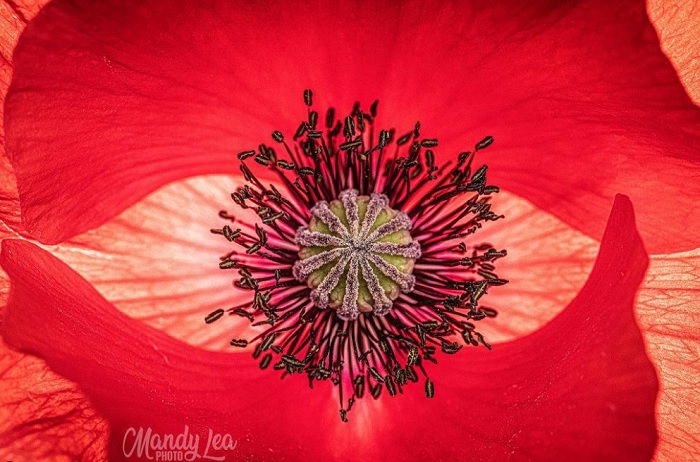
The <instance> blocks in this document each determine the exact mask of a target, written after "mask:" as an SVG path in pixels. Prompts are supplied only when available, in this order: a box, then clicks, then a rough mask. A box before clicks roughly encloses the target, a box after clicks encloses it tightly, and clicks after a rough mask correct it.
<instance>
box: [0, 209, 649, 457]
mask: <svg viewBox="0 0 700 462" xmlns="http://www.w3.org/2000/svg"><path fill="white" fill-rule="evenodd" d="M2 264H3V267H5V269H6V270H7V271H8V273H9V274H10V276H11V277H12V281H13V292H12V297H11V300H10V305H9V309H8V314H7V317H6V323H5V327H4V337H5V339H6V340H7V341H8V342H9V343H10V344H12V345H14V346H15V347H18V348H21V349H23V350H27V351H31V352H33V353H35V354H37V355H39V356H41V357H43V358H45V359H46V361H47V362H48V364H49V365H50V366H51V367H52V368H53V369H54V370H56V371H57V372H59V373H61V374H63V375H66V376H67V377H70V378H72V379H73V380H76V381H77V382H78V383H80V385H81V387H82V388H83V390H85V391H86V392H87V393H88V394H89V395H90V397H91V399H92V401H93V402H94V403H95V405H96V406H97V408H98V409H99V410H100V411H101V412H102V413H104V414H105V415H106V416H107V417H108V418H109V419H110V421H111V422H112V425H113V426H112V429H113V433H112V438H113V439H112V443H113V444H112V451H113V453H112V455H113V456H115V457H118V456H119V454H121V443H122V441H123V437H124V432H125V431H126V430H127V429H128V427H129V426H136V427H138V426H139V425H142V426H144V427H145V426H152V427H153V428H154V429H155V430H156V431H159V432H165V431H167V432H173V431H182V429H183V427H184V425H185V424H187V425H188V426H189V427H190V429H191V431H194V432H202V435H203V437H204V434H205V432H206V429H207V428H212V429H213V431H215V432H221V433H223V432H229V433H231V434H232V435H233V437H234V438H236V439H238V447H237V448H236V450H235V451H236V453H235V455H236V457H241V458H243V457H245V456H252V457H257V458H265V457H267V458H269V457H271V454H272V457H274V458H278V459H284V458H291V459H296V458H299V457H305V458H308V459H317V460H326V459H329V458H343V457H352V458H367V457H376V456H382V457H384V458H387V459H391V460H402V459H406V458H426V457H428V456H430V457H431V458H433V459H436V460H442V459H448V458H451V459H458V458H463V457H464V456H465V455H466V456H469V457H470V458H474V459H477V460H493V459H495V460H502V459H504V458H507V457H513V456H515V457H525V458H534V459H539V460H542V459H545V460H547V459H550V460H551V459H554V458H567V457H568V458H574V459H578V460H580V459H585V460H591V459H593V458H596V457H598V458H602V457H605V458H607V459H614V460H642V459H643V460H647V459H648V458H649V457H650V456H651V454H652V451H653V448H654V444H655V440H656V432H655V428H654V413H653V409H654V400H655V396H656V379H655V376H654V372H653V368H652V366H651V364H650V363H649V361H648V360H647V359H646V356H645V354H644V345H643V343H642V340H641V336H640V334H639V331H638V329H637V327H636V325H635V323H634V319H633V317H632V300H633V298H634V295H635V292H636V288H637V286H638V284H639V282H640V280H641V278H642V276H643V273H644V269H645V267H646V254H645V252H644V249H643V248H642V245H641V242H640V240H639V238H638V236H637V235H636V233H635V231H634V217H633V212H632V208H631V204H630V202H629V200H627V199H626V198H623V197H621V198H619V199H618V201H617V202H616V206H615V208H614V210H613V214H612V217H611V219H610V223H609V226H608V232H607V233H606V235H605V240H604V242H603V245H602V247H601V251H600V255H599V257H598V260H597V263H596V265H595V267H594V270H593V273H592V275H591V277H590V279H589V281H588V282H587V284H586V286H585V287H584V289H583V290H582V291H581V293H580V294H579V296H578V297H577V298H576V299H575V300H574V301H573V302H572V303H571V305H570V306H569V308H568V309H567V310H566V311H565V312H564V313H562V314H561V315H560V316H558V317H557V318H555V319H554V320H553V321H552V322H551V323H550V324H548V325H547V326H545V327H544V328H543V329H541V330H540V331H538V332H536V333H534V334H532V335H530V336H528V337H525V338H523V339H520V340H516V341H514V342H511V343H507V344H503V345H500V346H499V347H498V348H496V349H495V350H494V351H493V352H487V351H485V350H483V349H480V350H470V351H469V352H466V353H465V354H461V353H460V355H457V357H456V362H451V361H449V360H448V359H447V358H441V359H442V361H441V362H444V364H442V365H440V366H438V367H433V368H431V371H434V372H435V382H436V383H437V396H436V399H435V400H434V401H430V400H427V399H425V398H422V397H420V398H419V395H420V394H421V392H420V390H417V388H419V387H415V386H414V387H413V389H410V388H409V390H408V396H404V397H401V398H397V399H388V398H386V397H383V398H382V399H380V400H379V401H377V402H373V403H364V402H363V403H359V405H357V409H354V410H353V411H352V413H351V418H352V419H354V420H352V421H351V423H350V424H349V425H344V424H342V423H340V419H339V418H338V416H337V412H336V410H335V408H334V402H333V401H332V400H331V399H330V396H329V393H327V392H325V390H323V389H322V390H316V391H313V392H312V391H307V390H304V388H305V384H304V382H305V381H304V380H289V379H287V380H284V381H280V380H279V378H277V377H276V375H275V374H272V373H270V372H264V373H263V372H259V371H258V370H257V367H256V366H255V364H254V363H253V362H252V361H250V360H249V359H248V358H245V357H242V356H241V355H230V354H221V353H211V352H205V351H202V350H197V349H195V348H192V347H190V346H187V345H185V344H183V343H180V342H178V341H175V340H173V339H171V338H169V337H167V336H165V335H163V334H162V333H160V332H158V331H155V330H153V329H151V328H148V327H145V326H143V325H141V324H139V323H138V322H136V321H134V320H132V319H130V318H127V317H125V316H124V315H122V314H120V313H119V312H117V311H116V310H114V309H113V308H112V307H111V306H110V305H109V303H108V302H107V301H105V300H104V299H103V298H102V297H101V296H100V295H99V294H98V293H97V292H96V291H95V290H94V289H92V287H90V285H89V284H88V283H87V282H86V281H85V280H83V279H82V278H80V277H79V276H78V275H77V274H76V273H74V272H73V271H72V270H70V269H69V268H68V267H67V266H66V265H65V264H63V263H61V262H60V261H58V260H56V259H55V258H54V257H52V256H51V255H49V254H48V253H46V252H45V251H43V250H40V249H39V248H37V247H35V246H33V245H32V244H29V243H26V242H20V241H5V243H4V245H3V252H2ZM96 332H99V333H100V335H96V334H95V333H96Z"/></svg>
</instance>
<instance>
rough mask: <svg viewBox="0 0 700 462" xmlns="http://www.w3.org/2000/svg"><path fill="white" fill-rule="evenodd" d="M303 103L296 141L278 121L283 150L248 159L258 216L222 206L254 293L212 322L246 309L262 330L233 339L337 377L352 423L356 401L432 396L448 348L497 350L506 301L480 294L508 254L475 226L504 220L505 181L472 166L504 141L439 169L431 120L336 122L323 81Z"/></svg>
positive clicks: (366, 115)
mask: <svg viewBox="0 0 700 462" xmlns="http://www.w3.org/2000/svg"><path fill="white" fill-rule="evenodd" d="M304 103H305V104H306V106H307V117H306V119H305V120H303V121H302V122H301V123H300V124H299V127H298V129H297V130H296V132H295V134H294V136H293V137H292V139H291V140H289V141H288V140H287V139H286V138H285V136H284V135H283V134H282V132H280V131H274V132H273V133H272V140H273V141H274V143H275V145H276V147H277V149H275V148H273V147H272V146H268V145H266V144H260V145H259V146H258V148H257V149H251V150H247V151H242V152H240V153H239V154H238V156H237V157H238V159H239V161H240V169H241V172H242V173H243V177H244V179H245V180H246V182H247V184H246V185H245V186H242V187H240V188H238V190H236V191H235V192H234V193H232V194H231V198H232V200H233V202H234V203H235V205H236V206H237V207H238V208H239V209H250V210H252V211H254V212H256V214H257V216H258V220H256V222H255V223H249V222H247V221H246V220H243V219H241V220H239V219H237V218H235V214H231V213H229V212H228V211H221V212H220V214H219V216H220V217H221V218H222V219H224V220H226V221H227V223H226V224H225V225H224V226H223V227H221V228H217V229H212V230H211V231H212V233H214V234H220V235H222V236H223V238H225V239H226V240H227V241H229V242H230V243H231V245H232V246H233V249H232V250H231V252H230V253H228V254H227V255H225V256H223V257H222V258H221V259H220V261H219V267H220V268H221V269H222V270H224V271H235V272H237V274H238V278H237V279H236V281H235V286H236V287H237V288H238V289H240V290H243V291H247V292H249V293H250V296H249V298H248V300H247V301H246V302H245V303H241V304H239V305H236V306H232V307H229V308H228V309H225V310H224V309H223V308H222V309H218V310H216V311H214V312H212V313H210V314H209V315H208V316H206V318H205V321H206V322H207V323H212V322H217V321H218V320H219V319H220V318H222V317H223V315H224V314H225V313H228V315H230V316H237V317H241V318H245V319H247V320H248V321H249V322H250V323H251V324H252V326H255V327H257V329H251V332H253V331H255V332H254V333H252V334H251V335H250V337H249V338H234V339H232V340H231V345H232V346H233V347H236V348H251V349H252V350H253V353H252V355H253V358H255V359H256V360H259V361H260V368H261V369H268V368H269V369H272V370H274V371H278V373H281V374H282V375H283V376H287V375H297V374H299V375H301V374H303V375H306V377H307V380H308V381H309V386H310V387H313V386H314V384H315V383H316V382H326V381H328V382H331V383H332V384H333V385H335V386H336V387H337V390H338V399H339V402H340V418H341V419H342V420H343V421H347V419H348V412H349V411H350V410H351V408H352V406H353V404H354V403H355V402H356V401H357V400H359V399H361V398H364V397H368V396H371V397H372V398H374V399H378V398H380V396H381V395H382V394H387V395H389V396H395V395H397V394H399V393H402V392H403V389H404V387H405V386H407V385H408V384H409V383H411V382H419V381H422V382H423V387H424V389H425V394H426V396H427V397H428V398H433V397H434V396H435V394H436V390H435V385H434V384H433V382H432V381H431V380H430V379H429V378H428V369H429V367H428V364H427V363H428V362H432V363H437V356H438V350H440V352H441V353H443V354H446V355H452V354H456V353H458V352H459V351H460V350H461V349H462V348H463V347H464V346H473V347H476V346H479V345H482V346H484V347H486V348H489V349H490V348H491V347H490V345H489V344H488V343H487V342H486V340H485V339H484V337H483V335H482V334H481V333H479V332H478V331H477V329H476V322H477V321H480V320H482V319H484V318H487V317H495V316H496V311H495V310H494V309H492V308H488V307H484V306H482V305H480V302H481V299H482V297H483V296H484V295H485V294H486V293H487V292H488V290H489V288H490V287H493V286H499V285H503V284H505V283H507V282H508V281H507V280H505V279H502V278H500V277H499V276H498V275H497V274H496V273H495V262H496V260H498V259H499V258H501V257H504V256H505V255H506V251H505V250H497V249H496V248H495V247H493V246H492V245H491V244H487V243H482V242H478V241H476V237H475V236H472V235H473V234H474V233H476V232H477V231H478V230H479V229H480V228H481V227H482V226H483V225H484V223H486V222H488V221H494V220H498V219H501V218H503V216H502V215H498V214H496V213H495V212H493V211H492V210H491V197H492V195H493V194H495V193H497V192H498V187H497V186H493V185H489V184H488V183H487V167H486V166H485V165H483V166H480V167H478V168H475V166H474V165H473V164H474V159H475V155H476V153H477V152H478V151H481V150H482V149H485V148H487V147H489V146H490V145H491V144H492V142H493V138H492V137H486V138H484V139H482V140H481V141H479V142H478V143H477V144H476V145H475V147H474V149H473V151H466V152H462V153H459V154H458V155H457V156H456V159H455V160H454V161H452V162H448V163H446V164H445V165H442V166H440V165H438V164H437V163H436V161H435V154H434V149H436V148H437V147H438V144H439V143H438V140H437V138H426V137H423V136H422V135H421V127H420V123H416V125H415V127H413V128H412V129H411V130H408V131H407V132H406V133H404V134H401V135H397V132H396V130H394V129H389V130H385V129H383V130H377V129H376V128H375V118H376V116H377V108H378V101H375V102H374V103H373V104H372V105H371V106H370V107H369V110H368V112H365V110H364V109H362V107H361V106H360V104H359V103H356V104H355V106H354V107H353V109H352V111H351V113H350V114H349V115H348V116H347V117H345V118H344V119H343V120H337V119H336V111H335V109H334V108H329V109H328V110H327V111H326V113H325V117H324V122H323V126H321V125H322V122H320V120H319V114H318V112H317V111H315V110H314V109H313V94H312V92H311V91H310V90H306V91H304ZM278 151H279V154H278ZM438 392H439V390H438Z"/></svg>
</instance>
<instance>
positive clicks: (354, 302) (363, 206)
mask: <svg viewBox="0 0 700 462" xmlns="http://www.w3.org/2000/svg"><path fill="white" fill-rule="evenodd" d="M388 204H389V198H388V197H387V196H386V195H384V194H376V193H372V194H371V195H370V196H369V197H368V196H359V194H358V192H357V190H355V189H349V190H346V191H343V192H341V193H340V195H339V198H338V200H334V201H333V202H331V203H330V204H329V203H328V202H327V201H320V202H318V203H317V204H316V205H315V206H314V207H312V208H311V215H312V217H313V218H312V219H311V222H310V224H309V226H302V227H301V228H299V229H298V230H297V232H296V235H295V242H296V243H297V245H299V247H300V251H299V256H300V258H301V259H300V260H298V261H297V262H296V263H295V264H294V267H293V274H294V277H295V278H296V279H297V280H299V281H306V282H307V283H308V285H309V287H311V288H313V290H312V291H311V300H312V301H313V302H314V304H315V305H316V306H318V307H319V308H327V307H329V306H330V307H331V308H334V309H336V310H337V314H338V316H339V317H340V319H343V320H353V319H356V318H357V317H358V316H359V315H360V312H365V313H369V312H373V313H374V314H375V315H379V316H383V315H385V314H386V313H387V312H388V311H389V309H390V308H391V306H392V304H393V300H395V299H396V298H397V297H398V296H399V294H400V293H401V292H404V293H409V292H411V291H413V289H414V286H415V282H416V278H415V277H414V276H413V275H412V274H411V271H412V270H413V265H414V263H415V261H416V259H417V258H419V257H420V255H421V251H420V245H419V244H418V242H417V241H415V240H413V238H412V237H411V234H410V232H409V231H410V229H411V226H412V223H411V219H410V218H409V217H408V215H406V214H405V213H403V212H399V211H396V210H394V209H391V208H390V207H388Z"/></svg>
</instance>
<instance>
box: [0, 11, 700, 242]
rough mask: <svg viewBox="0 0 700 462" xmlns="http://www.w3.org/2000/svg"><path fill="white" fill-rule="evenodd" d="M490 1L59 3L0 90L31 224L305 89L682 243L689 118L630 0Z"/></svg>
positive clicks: (171, 167) (261, 124)
mask: <svg viewBox="0 0 700 462" xmlns="http://www.w3.org/2000/svg"><path fill="white" fill-rule="evenodd" d="M78 3H80V2H78ZM120 5H121V6H120ZM139 5H140V4H139ZM329 5H330V4H329ZM563 5H566V6H563ZM489 6H490V8H489V9H481V8H479V9H478V11H474V10H475V8H472V7H470V6H469V5H461V6H459V7H449V6H439V5H437V4H435V5H430V4H427V5H419V4H406V3H397V2H387V3H385V4H382V5H375V6H373V7H372V8H358V7H357V5H355V4H354V3H353V2H350V3H349V4H336V3H334V4H333V5H332V6H331V7H329V9H326V8H323V7H318V6H310V5H307V4H297V5H289V4H285V6H284V7H281V6H278V7H271V6H269V5H259V4H245V5H240V4H237V3H231V2H229V3H223V4H221V5H219V6H218V7H217V8H216V11H212V10H211V9H209V8H208V7H206V6H204V4H203V3H201V2H192V3H188V4H186V5H181V4H179V3H178V4H174V3H173V2H166V1H153V2H150V3H149V5H148V6H145V5H141V6H140V7H137V6H131V7H125V6H123V5H122V3H121V2H99V4H97V3H95V2H87V1H86V2H85V3H84V4H76V3H75V2H71V3H69V2H60V1H59V2H56V3H53V4H52V5H50V6H49V7H48V8H46V9H45V10H44V12H43V14H41V15H40V16H39V17H38V18H37V19H36V21H35V22H34V23H33V24H31V25H30V27H29V28H28V29H27V33H26V34H25V35H24V36H23V40H22V43H21V45H20V46H19V48H18V50H17V53H16V62H17V67H16V74H15V79H14V83H13V90H12V91H11V96H10V98H9V99H8V110H9V111H10V114H11V117H10V118H9V120H8V148H9V149H10V152H11V154H12V156H13V159H14V165H15V167H16V171H17V175H18V179H19V180H18V181H19V188H20V192H21V196H22V202H23V204H22V206H23V213H24V215H23V220H24V223H25V226H26V227H27V229H29V231H30V232H31V233H32V234H33V236H35V237H37V238H39V239H40V240H42V241H43V242H58V241H60V240H62V239H65V238H66V237H68V236H71V235H74V234H76V233H78V232H80V231H83V230H85V229H89V228H92V227H95V226H97V225H99V224H101V223H102V222H104V221H105V220H106V219H108V218H109V217H111V216H114V215H116V214H117V213H118V212H120V211H121V210H123V209H125V208H126V207H127V206H128V205H129V204H131V203H133V202H135V201H137V200H138V199H139V198H141V197H143V196H144V195H145V194H146V193H148V192H149V191H151V190H153V189H155V188H157V187H158V186H160V185H162V184H164V183H166V182H169V181H172V180H174V179H176V178H180V177H184V176H188V175H195V174H201V173H206V172H221V171H230V170H231V169H234V168H235V167H234V166H233V162H232V153H233V152H235V151H236V150H242V149H244V148H249V147H251V146H256V145H257V144H258V143H259V142H260V141H269V136H270V135H269V134H270V132H271V131H272V130H273V129H278V128H279V129H283V130H285V131H286V132H287V133H289V132H290V131H292V130H294V129H295V128H296V125H295V123H294V122H295V120H296V119H297V118H298V116H301V115H302V114H303V108H302V107H301V105H300V103H301V102H300V92H301V90H302V88H304V87H307V86H308V87H312V88H314V89H315V90H316V93H317V95H320V99H319V98H317V99H319V101H320V102H321V103H325V102H326V101H331V102H333V104H336V105H338V106H339V108H340V109H342V110H344V111H345V110H347V109H349V107H348V106H349V104H350V102H351V101H352V100H353V99H355V98H358V99H360V100H362V101H364V102H366V103H367V104H369V103H370V102H371V101H372V100H373V99H374V98H375V97H378V98H380V99H381V100H382V113H383V114H384V119H383V120H384V121H385V123H388V124H392V125H393V124H396V125H397V128H399V129H407V128H409V126H412V124H413V122H414V121H415V120H416V119H420V120H421V121H422V122H423V126H424V127H425V129H426V130H427V131H430V133H432V134H435V135H436V136H439V137H440V139H441V140H442V141H443V143H442V146H441V152H442V153H443V155H446V154H448V153H449V154H453V153H456V152H457V150H458V149H462V148H464V147H469V146H471V145H472V143H473V142H474V141H476V140H477V139H478V138H479V137H481V136H484V135H487V134H488V135H494V136H495V137H496V139H497V144H496V145H495V146H494V147H493V148H491V149H490V150H491V151H492V152H491V153H488V155H487V156H485V157H484V159H485V160H488V162H489V163H490V164H491V165H492V167H493V169H492V171H493V179H494V180H497V181H496V182H497V183H499V182H500V183H499V184H501V185H502V186H504V187H505V188H507V189H509V190H511V191H513V192H515V193H516V194H518V195H520V196H523V197H525V198H527V199H529V200H531V201H533V202H534V203H535V204H536V205H537V206H538V207H541V208H543V209H545V210H549V211H551V212H552V213H554V214H555V215H556V216H558V217H560V218H561V219H563V220H564V221H566V222H567V223H572V224H573V225H575V226H576V227H577V228H579V229H581V230H583V231H585V232H586V233H587V234H589V235H592V236H595V237H598V236H600V232H601V231H602V228H603V223H604V220H605V216H606V214H607V205H608V204H609V202H610V201H611V200H612V197H613V195H614V194H615V193H616V192H618V191H621V192H625V193H627V194H629V195H630V196H631V197H632V199H633V200H634V201H635V203H636V204H638V208H639V211H640V213H639V215H640V220H639V221H640V228H641V230H642V232H643V233H644V237H645V242H646V243H647V245H648V246H649V247H650V248H651V250H653V251H659V250H660V249H665V250H669V249H684V248H689V247H692V246H694V245H695V244H696V243H697V242H698V240H700V239H699V238H700V236H698V234H697V233H698V231H697V230H698V229H700V226H693V224H695V223H696V222H695V221H694V220H697V219H698V218H697V217H699V216H700V211H699V210H698V204H697V201H696V200H695V197H697V195H698V193H700V190H698V185H697V181H695V180H694V178H695V175H697V168H698V165H697V159H696V156H695V154H696V152H695V150H694V148H693V146H697V145H698V144H700V139H699V138H700V136H699V134H698V128H697V127H699V126H700V115H699V114H698V111H697V109H696V108H695V106H694V105H692V104H691V103H690V101H689V100H688V98H687V95H686V94H685V93H684V91H683V88H682V86H681V85H680V84H679V82H678V79H677V77H676V74H675V72H674V71H673V69H672V67H671V66H670V64H669V63H668V62H667V60H666V58H665V57H664V56H663V54H662V53H661V51H660V50H659V47H658V43H657V40H656V36H655V34H654V30H653V28H652V27H651V25H650V23H649V22H648V19H647V17H646V12H645V10H644V4H643V2H633V1H631V0H629V1H625V2H615V3H614V4H611V3H609V2H596V1H588V2H581V3H579V4H576V5H570V4H557V6H552V5H551V2H536V3H534V4H533V3H532V2H529V3H528V4H527V6H522V4H520V3H519V4H518V6H514V5H513V4H511V3H508V2H507V3H500V2H497V3H493V2H492V3H490V4H489ZM271 9H272V10H278V11H276V12H275V11H271ZM338 11H351V12H352V16H351V17H348V16H347V15H339V14H337V12H338ZM310 24H313V27H312V26H310ZM213 31H215V33H214V32H213ZM338 50H342V53H341V54H339V51H338ZM67 56H70V59H66V57H67ZM57 82H60V85H57ZM409 124H410V125H409Z"/></svg>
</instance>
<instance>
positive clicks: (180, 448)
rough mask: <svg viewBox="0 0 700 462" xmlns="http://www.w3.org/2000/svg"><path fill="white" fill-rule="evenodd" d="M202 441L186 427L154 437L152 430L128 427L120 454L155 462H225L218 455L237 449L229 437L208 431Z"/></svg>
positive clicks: (234, 441)
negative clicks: (177, 431)
mask: <svg viewBox="0 0 700 462" xmlns="http://www.w3.org/2000/svg"><path fill="white" fill-rule="evenodd" d="M202 436H205V438H200V435H199V434H196V433H191V432H190V428H189V427H188V426H187V425H185V428H184V430H183V431H182V432H181V433H178V434H175V433H157V432H154V431H153V429H151V427H147V428H143V427H137V428H135V427H129V428H128V429H127V430H126V432H124V438H123V439H122V451H123V453H124V457H126V458H127V459H129V458H134V459H137V460H142V459H146V460H156V461H193V460H199V459H202V460H214V461H222V460H225V459H226V456H225V455H221V453H222V452H225V451H233V450H234V449H236V446H238V440H234V439H233V437H232V436H231V435H230V434H228V433H223V434H221V433H216V432H214V431H213V430H212V429H211V428H209V429H207V433H206V435H202Z"/></svg>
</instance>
